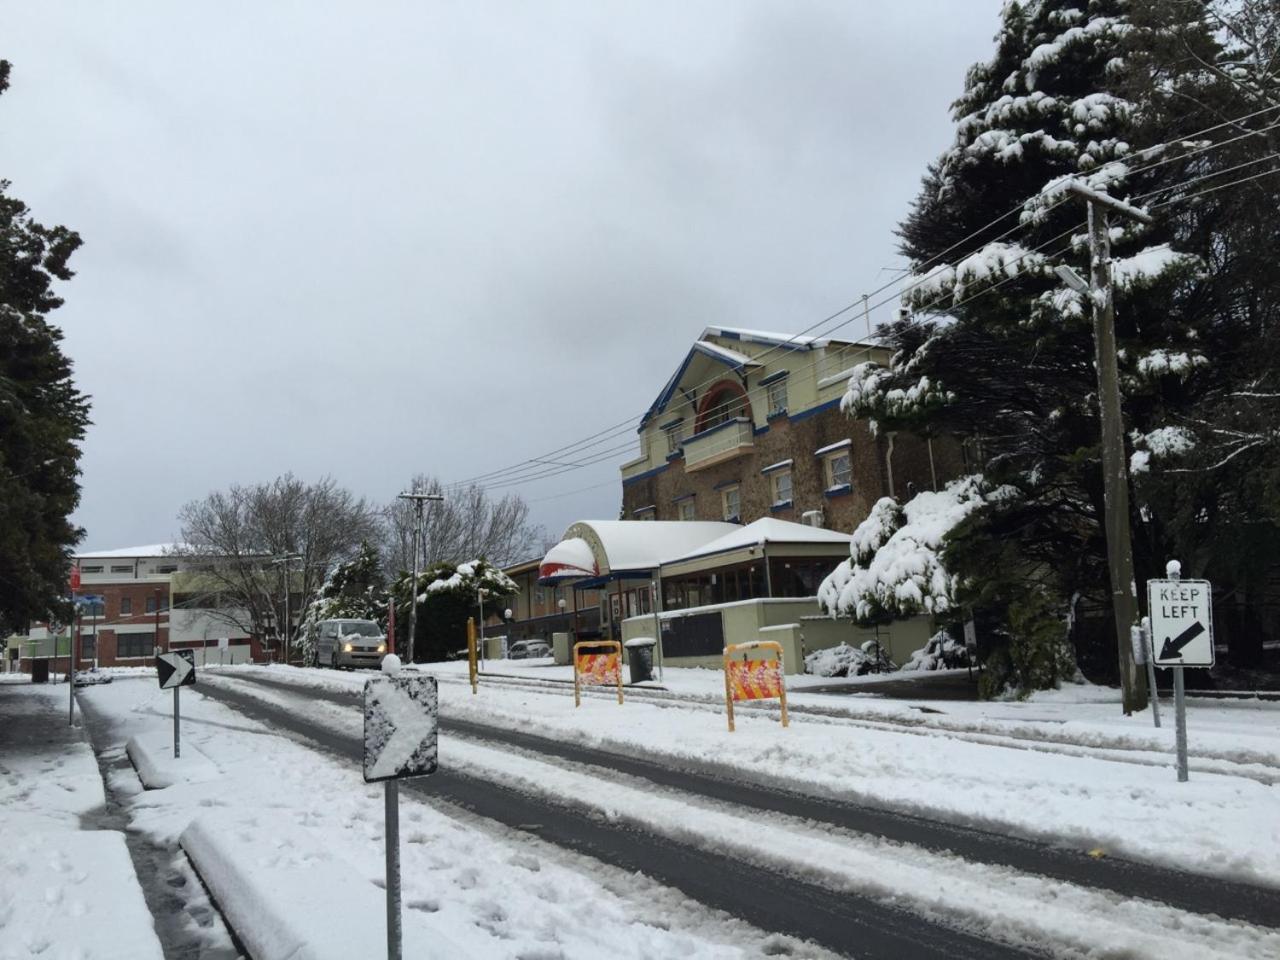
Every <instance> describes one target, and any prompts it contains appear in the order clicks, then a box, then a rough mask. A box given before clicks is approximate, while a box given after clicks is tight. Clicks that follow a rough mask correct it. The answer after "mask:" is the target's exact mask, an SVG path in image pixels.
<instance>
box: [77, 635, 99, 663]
mask: <svg viewBox="0 0 1280 960" xmlns="http://www.w3.org/2000/svg"><path fill="white" fill-rule="evenodd" d="M97 642H98V638H97V637H95V636H94V635H93V634H92V633H82V634H80V657H81V659H84V660H92V659H93V658H94V657H95V656H96V655H97V651H96V649H95V645H96V644H97Z"/></svg>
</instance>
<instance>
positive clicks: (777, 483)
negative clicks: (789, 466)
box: [769, 470, 795, 507]
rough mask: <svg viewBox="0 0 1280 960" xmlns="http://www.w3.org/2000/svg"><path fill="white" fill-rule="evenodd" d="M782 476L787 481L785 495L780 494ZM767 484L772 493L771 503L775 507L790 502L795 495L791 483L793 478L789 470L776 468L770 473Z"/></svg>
mask: <svg viewBox="0 0 1280 960" xmlns="http://www.w3.org/2000/svg"><path fill="white" fill-rule="evenodd" d="M784 477H785V478H786V481H787V495H786V496H785V497H784V496H783V495H782V480H783V478H784ZM769 486H770V488H771V492H772V493H773V505H774V506H775V507H777V506H781V505H782V504H784V503H791V502H792V499H793V497H794V496H795V487H794V485H793V478H792V476H791V471H790V470H777V471H775V472H774V473H772V474H770V475H769Z"/></svg>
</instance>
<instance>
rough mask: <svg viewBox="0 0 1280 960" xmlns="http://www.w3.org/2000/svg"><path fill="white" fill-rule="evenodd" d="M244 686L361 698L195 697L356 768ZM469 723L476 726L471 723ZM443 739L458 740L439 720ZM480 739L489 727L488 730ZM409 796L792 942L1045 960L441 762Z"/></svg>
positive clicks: (339, 750) (327, 728)
mask: <svg viewBox="0 0 1280 960" xmlns="http://www.w3.org/2000/svg"><path fill="white" fill-rule="evenodd" d="M237 683H245V684H246V685H247V686H249V687H252V686H259V687H267V688H272V689H274V690H277V691H279V692H280V693H283V694H285V695H286V696H288V697H292V698H295V699H298V700H299V701H303V702H305V701H306V700H307V699H313V700H314V699H320V700H326V701H329V702H330V703H333V704H337V705H340V706H342V707H347V708H351V709H353V710H354V708H355V707H356V705H357V704H358V703H359V699H358V692H357V691H353V692H352V694H342V693H338V692H335V691H319V690H314V689H310V688H299V687H298V686H296V685H292V684H287V683H273V682H271V681H268V680H260V679H257V678H254V679H252V680H250V679H249V678H247V677H236V678H234V679H230V678H227V677H226V676H222V677H218V678H217V679H216V680H215V681H214V682H212V683H210V682H205V683H204V684H202V685H201V690H200V692H201V693H202V694H203V695H204V696H207V697H209V698H210V699H212V700H214V701H215V702H220V703H223V704H224V705H226V706H229V707H231V708H232V709H235V710H236V711H238V712H240V713H242V714H244V715H245V716H247V717H250V718H252V719H256V720H258V721H260V722H264V723H269V724H271V726H272V727H273V728H274V729H276V730H284V731H289V732H290V733H293V734H295V735H298V736H300V737H302V738H303V739H305V740H307V741H310V742H311V743H312V744H315V745H317V746H319V747H321V748H322V749H325V750H327V751H329V752H331V753H334V754H336V755H338V756H341V757H343V758H345V759H348V760H350V761H351V762H353V763H358V762H359V760H360V756H361V751H362V749H363V744H362V741H361V738H360V737H359V736H357V735H354V733H347V732H344V731H342V730H340V729H334V727H333V725H331V724H326V723H325V722H324V721H323V720H322V719H316V718H314V717H309V716H307V715H306V714H305V713H304V712H300V711H297V710H294V709H290V707H288V706H285V705H281V704H278V703H274V702H272V701H270V700H268V699H263V698H262V697H260V696H255V692H254V691H253V690H252V689H245V688H239V689H237ZM471 726H476V725H471ZM441 731H442V733H446V734H462V733H463V730H462V728H461V727H460V726H459V725H455V724H454V723H453V722H449V721H445V720H443V718H442V723H441ZM486 733H488V734H489V735H490V736H489V739H493V737H492V735H493V734H495V733H497V731H486ZM401 788H402V790H404V791H405V792H407V793H409V794H410V795H413V796H417V797H419V798H421V799H425V800H428V801H436V802H444V803H446V804H449V805H452V806H455V807H458V808H461V809H462V810H465V811H467V812H469V813H471V814H473V815H477V816H480V817H482V818H485V819H488V820H492V821H495V822H497V823H500V824H502V825H504V826H506V827H508V828H510V829H513V830H516V831H518V832H523V833H527V834H530V835H532V836H535V837H537V838H538V839H540V840H542V841H545V842H548V843H551V844H554V845H555V846H558V847H561V848H563V849H566V850H569V851H572V852H574V853H578V854H583V855H586V856H588V857H591V858H592V859H595V860H597V861H600V862H602V863H605V864H608V865H610V866H613V867H615V868H619V869H622V870H626V871H629V872H636V873H640V874H643V875H645V876H648V877H650V878H652V879H654V880H656V881H658V882H660V883H663V884H665V885H667V886H669V887H673V888H676V889H678V890H680V891H682V892H683V893H685V894H686V895H687V896H689V897H690V898H691V899H693V900H695V901H697V902H699V903H702V904H704V905H706V906H708V907H711V908H713V909H717V910H721V911H723V912H724V913H727V914H730V915H732V916H736V917H740V918H742V919H743V920H745V921H747V922H748V923H751V924H752V925H754V926H756V927H757V928H760V929H763V930H767V931H770V932H776V933H784V934H789V935H792V936H795V937H799V938H801V939H804V940H809V941H812V942H813V943H815V944H817V945H819V946H821V947H824V948H826V949H828V950H832V951H835V952H837V953H840V954H843V955H846V956H856V957H868V958H901V957H911V958H913V960H914V958H920V960H933V958H936V960H1006V958H1008V960H1013V958H1024V957H1033V956H1043V955H1044V953H1043V951H1040V950H1035V949H1026V948H1021V947H1016V946H1011V945H1008V944H1006V943H1002V942H998V941H996V940H993V939H988V938H985V937H983V936H981V935H979V933H978V932H976V931H974V930H973V929H960V928H958V927H956V926H949V925H947V924H945V923H943V922H940V919H938V918H930V919H925V918H922V917H921V916H919V915H918V914H916V913H914V912H912V911H910V910H907V909H904V908H903V907H902V906H900V905H895V904H893V903H890V902H887V899H886V900H880V899H874V898H871V897H865V896H859V895H857V894H853V893H848V892H841V893H836V892H833V891H832V890H831V889H830V888H828V887H824V886H822V885H821V884H819V883H816V882H814V881H813V880H811V879H809V878H807V877H804V876H796V875H794V874H790V875H789V874H787V873H784V872H782V871H779V870H777V869H771V868H770V867H769V866H766V865H764V864H762V863H752V862H746V861H744V860H742V859H739V858H736V857H734V856H732V855H728V854H725V853H721V852H718V851H715V850H711V849H707V848H706V847H705V846H701V845H698V844H694V843H682V842H679V841H673V840H672V839H671V838H670V837H666V836H660V835H656V834H654V833H651V832H649V831H647V830H644V829H642V828H641V827H639V826H638V825H637V824H635V823H633V822H631V821H628V820H626V819H623V818H616V817H608V816H601V815H600V814H599V812H598V811H596V810H595V809H593V808H591V807H590V806H589V805H585V804H581V805H580V804H575V803H572V802H567V803H566V802H559V801H553V800H551V799H549V798H547V797H546V796H545V795H541V794H539V793H537V792H534V791H527V790H523V789H518V788H515V787H512V786H510V785H509V784H508V783H504V782H501V781H495V780H493V779H487V778H485V777H483V776H480V777H478V776H474V775H469V774H468V773H466V772H465V771H462V770H452V769H448V768H447V766H446V765H442V766H441V768H440V769H439V770H438V771H437V772H436V774H434V775H433V776H431V777H426V778H422V779H415V780H407V781H405V782H404V783H402V785H401Z"/></svg>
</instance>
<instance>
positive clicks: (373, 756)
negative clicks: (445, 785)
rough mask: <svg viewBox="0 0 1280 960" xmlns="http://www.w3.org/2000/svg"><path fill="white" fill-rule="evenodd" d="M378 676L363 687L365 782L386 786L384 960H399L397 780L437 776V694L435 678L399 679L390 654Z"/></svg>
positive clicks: (396, 661)
mask: <svg viewBox="0 0 1280 960" xmlns="http://www.w3.org/2000/svg"><path fill="white" fill-rule="evenodd" d="M382 671H383V673H384V674H385V676H384V677H382V678H381V679H378V680H368V681H366V682H365V685H364V781H365V783H376V782H378V781H379V780H381V781H383V783H384V785H385V794H384V797H383V801H384V811H385V816H386V829H385V831H384V836H385V837H386V858H387V884H386V886H387V958H388V960H400V958H401V952H402V939H401V929H400V780H401V779H403V778H405V777H422V776H426V775H427V774H431V773H435V772H436V765H437V750H438V748H437V742H436V737H437V713H438V704H439V692H438V690H437V689H436V679H435V677H428V676H424V675H422V674H418V673H412V674H404V675H401V674H400V658H399V657H397V656H396V655H395V654H394V653H391V654H387V656H386V657H384V658H383V660H382Z"/></svg>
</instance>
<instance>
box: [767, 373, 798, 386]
mask: <svg viewBox="0 0 1280 960" xmlns="http://www.w3.org/2000/svg"><path fill="white" fill-rule="evenodd" d="M789 376H791V371H790V370H779V371H778V372H777V373H771V374H769V375H768V376H767V377H764V378H763V379H762V380H761V381H760V386H762V387H767V386H768V385H769V384H771V383H777V382H778V381H779V380H785V379H786V378H787V377H789Z"/></svg>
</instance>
